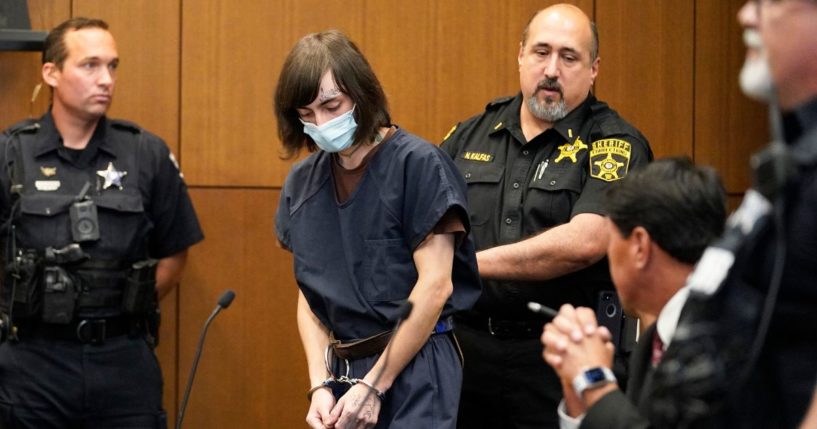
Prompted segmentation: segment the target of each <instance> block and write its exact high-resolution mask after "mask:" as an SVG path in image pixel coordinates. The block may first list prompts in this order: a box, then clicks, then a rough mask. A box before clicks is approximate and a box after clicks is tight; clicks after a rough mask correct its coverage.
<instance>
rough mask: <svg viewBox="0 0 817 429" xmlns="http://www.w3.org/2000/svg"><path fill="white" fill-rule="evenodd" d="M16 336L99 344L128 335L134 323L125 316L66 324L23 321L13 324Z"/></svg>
mask: <svg viewBox="0 0 817 429" xmlns="http://www.w3.org/2000/svg"><path fill="white" fill-rule="evenodd" d="M14 328H15V329H16V334H17V337H18V338H19V339H21V340H23V341H24V340H26V339H29V338H45V339H50V340H63V341H77V342H80V343H83V344H101V343H104V342H105V339H107V338H113V337H118V336H122V335H129V334H131V333H132V332H135V328H136V325H135V324H134V323H133V322H132V321H131V320H129V319H128V318H126V317H121V316H120V317H111V318H107V319H96V318H94V319H77V320H74V321H72V322H71V323H68V324H65V325H63V324H53V323H42V322H36V321H25V322H20V323H17V324H15V327H14Z"/></svg>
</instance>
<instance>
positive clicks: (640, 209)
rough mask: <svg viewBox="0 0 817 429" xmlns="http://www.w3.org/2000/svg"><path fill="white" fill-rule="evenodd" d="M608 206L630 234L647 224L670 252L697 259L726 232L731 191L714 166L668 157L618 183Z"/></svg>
mask: <svg viewBox="0 0 817 429" xmlns="http://www.w3.org/2000/svg"><path fill="white" fill-rule="evenodd" d="M605 210H606V214H607V216H608V217H609V218H610V220H612V221H613V223H614V224H615V225H616V227H617V228H618V230H619V231H620V232H621V234H622V235H623V236H624V237H629V236H630V233H632V231H633V229H634V228H635V227H637V226H641V227H644V229H646V230H647V231H648V232H649V233H650V237H651V238H652V239H653V241H655V242H656V243H657V244H658V247H660V248H661V249H663V250H664V251H665V252H667V253H668V254H669V255H670V256H672V257H673V258H675V259H676V260H678V261H680V262H683V263H685V264H694V263H696V262H697V261H698V259H699V258H700V257H701V255H702V254H703V252H704V249H706V247H707V246H708V245H709V244H710V243H711V242H712V241H714V240H715V239H716V238H718V237H719V236H720V235H721V233H722V232H723V228H724V222H725V221H726V191H725V190H724V188H723V183H722V182H721V179H720V176H718V173H717V172H716V171H715V170H714V169H713V168H711V167H703V166H700V167H699V166H696V165H695V164H693V163H692V161H691V160H690V159H689V158H666V159H661V160H658V161H655V162H652V163H650V164H648V165H647V166H646V167H644V168H642V169H640V170H636V171H633V172H631V173H630V174H628V175H627V176H626V177H625V178H623V179H621V180H620V181H617V182H616V183H614V184H613V186H612V187H611V188H610V189H609V190H608V191H607V201H606V206H605Z"/></svg>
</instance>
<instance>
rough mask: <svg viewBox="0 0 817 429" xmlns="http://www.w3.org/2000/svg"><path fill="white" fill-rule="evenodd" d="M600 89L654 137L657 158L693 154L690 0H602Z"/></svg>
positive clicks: (598, 13) (598, 6) (599, 19)
mask: <svg viewBox="0 0 817 429" xmlns="http://www.w3.org/2000/svg"><path fill="white" fill-rule="evenodd" d="M596 22H597V23H598V29H599V33H600V36H599V38H600V42H599V45H600V48H599V55H600V57H601V65H600V70H599V76H598V79H597V81H596V93H597V94H598V96H599V98H600V99H601V100H604V101H606V102H608V103H609V104H610V105H611V106H612V107H613V108H614V109H616V110H617V111H618V112H619V113H620V114H621V115H622V116H623V117H624V118H626V119H627V120H629V121H630V122H631V123H632V124H634V125H635V126H636V127H637V128H638V129H640V130H641V132H642V133H644V135H646V136H647V139H649V141H650V143H651V145H652V148H653V152H654V153H655V155H656V157H660V156H666V155H689V156H692V154H693V141H692V139H693V123H692V121H693V102H692V101H693V84H694V77H693V71H694V68H693V46H694V44H693V42H694V32H693V31H694V23H695V22H694V8H693V2H691V1H655V0H599V1H597V2H596Z"/></svg>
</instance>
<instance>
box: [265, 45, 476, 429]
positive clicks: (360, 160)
mask: <svg viewBox="0 0 817 429" xmlns="http://www.w3.org/2000/svg"><path fill="white" fill-rule="evenodd" d="M275 109H276V114H277V118H278V127H279V128H278V129H279V135H280V136H281V140H282V141H283V144H284V147H285V149H287V151H288V152H289V153H290V154H294V153H297V152H298V151H300V150H302V149H304V148H306V149H308V150H310V151H312V152H314V153H312V154H311V155H309V156H308V157H307V158H306V159H305V160H304V161H302V162H299V163H297V164H296V165H295V166H294V167H293V168H292V171H290V173H289V175H288V176H287V179H286V182H285V184H284V187H283V190H282V191H281V199H280V203H279V206H278V212H277V215H276V220H275V225H276V233H277V235H278V240H279V241H280V243H281V245H282V246H283V247H285V248H286V249H288V250H290V251H291V252H292V254H293V257H294V259H295V279H296V280H297V282H298V287H299V289H300V292H299V299H298V312H297V313H298V328H299V331H300V334H301V340H302V342H303V346H304V351H305V352H306V358H307V363H308V368H309V379H310V382H311V386H312V388H311V389H310V390H309V393H308V396H309V400H310V407H309V411H308V413H307V416H306V421H307V423H308V424H309V426H310V427H312V428H315V429H318V428H327V427H330V428H331V427H334V428H370V427H378V428H391V429H398V428H405V429H415V428H429V429H441V428H448V429H453V428H454V427H455V425H456V419H457V404H458V402H459V394H460V382H461V379H462V366H461V365H462V363H461V359H460V355H459V351H458V348H457V346H456V343H455V342H454V340H453V334H452V332H451V324H452V321H451V315H452V314H453V313H454V312H456V311H458V310H463V309H466V308H470V307H471V305H472V304H473V303H474V302H475V301H476V299H477V297H478V296H479V292H480V282H479V276H478V273H477V268H476V258H475V255H474V246H473V243H472V242H471V240H470V238H468V229H469V222H468V214H467V212H466V210H465V192H466V189H465V182H464V181H463V180H462V177H461V176H460V175H459V173H458V172H457V170H456V167H455V166H454V163H453V162H452V161H451V159H450V158H449V157H448V156H446V154H445V153H444V152H442V151H441V150H440V149H439V148H437V147H436V146H434V145H432V144H429V143H428V142H425V141H423V140H422V139H420V138H418V137H416V136H414V135H412V134H409V133H408V132H406V131H404V130H402V129H400V128H398V127H397V126H395V125H393V124H392V123H391V119H390V117H389V112H388V108H387V103H386V96H385V94H384V93H383V89H382V88H381V86H380V83H379V82H378V80H377V77H376V76H375V74H374V72H373V71H372V69H371V67H370V66H369V64H368V62H367V61H366V59H365V58H364V57H363V55H362V54H361V53H360V51H359V50H358V49H357V47H356V46H355V45H354V44H353V43H352V42H351V41H350V40H349V39H348V38H346V36H344V35H343V34H341V33H340V32H337V31H326V32H321V33H314V34H310V35H307V36H305V37H304V38H302V39H301V40H300V41H299V42H298V43H297V44H296V45H295V47H294V48H293V49H292V51H291V52H290V54H289V56H288V57H287V59H286V61H285V63H284V66H283V69H282V71H281V75H280V78H279V81H278V87H277V89H276V95H275ZM406 299H408V300H410V301H411V302H412V303H413V304H414V306H413V310H412V311H411V313H410V314H409V315H408V318H407V319H406V320H405V321H404V322H403V324H402V326H401V328H400V329H399V330H398V331H397V333H396V334H393V333H392V332H391V329H392V328H393V327H394V325H395V322H396V321H397V320H398V318H400V317H401V314H400V308H401V303H402V302H404V301H405V300H406ZM387 343H388V344H389V345H388V348H386V346H387ZM384 349H385V351H384Z"/></svg>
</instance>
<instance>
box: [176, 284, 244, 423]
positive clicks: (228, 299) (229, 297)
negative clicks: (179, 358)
mask: <svg viewBox="0 0 817 429" xmlns="http://www.w3.org/2000/svg"><path fill="white" fill-rule="evenodd" d="M233 299H235V292H233V291H232V290H230V289H227V290H226V291H224V293H223V294H221V298H219V299H218V304H217V305H216V308H215V309H213V312H212V313H211V314H210V317H208V318H207V321H206V322H204V329H202V330H201V337H199V344H198V346H197V347H196V355H195V357H194V358H193V366H192V367H191V368H190V375H189V376H187V388H186V389H185V391H184V398H183V399H182V406H181V408H179V416H178V418H177V419H176V429H181V427H182V420H184V410H185V409H187V401H188V400H190V390H191V389H192V388H193V379H194V378H196V368H198V366H199V359H201V352H202V347H203V346H204V337H205V336H206V335H207V329H208V328H209V327H210V323H212V322H213V319H215V317H216V315H217V314H218V313H219V312H220V311H221V310H223V309H225V308H227V307H229V306H230V304H232V303H233Z"/></svg>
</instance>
